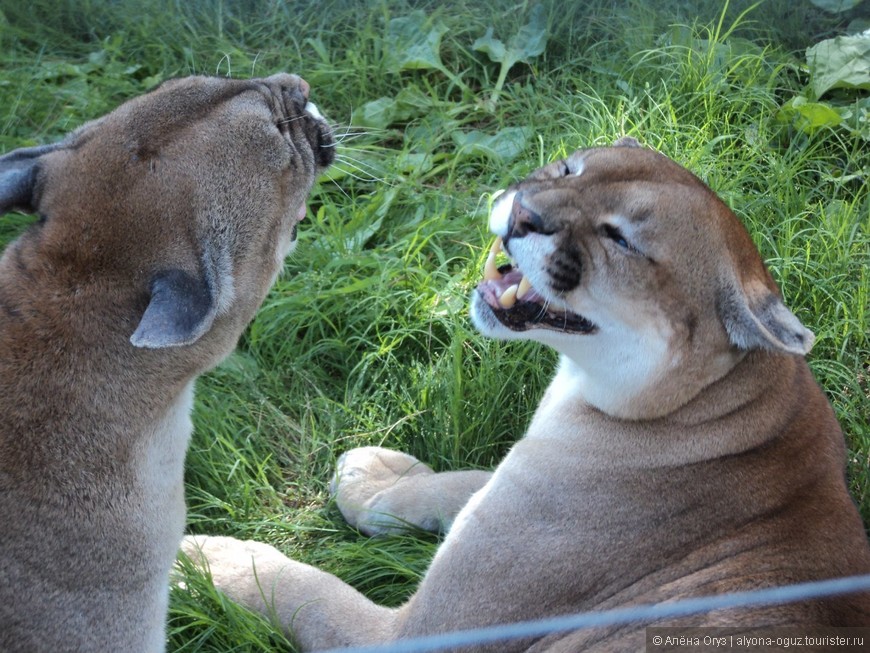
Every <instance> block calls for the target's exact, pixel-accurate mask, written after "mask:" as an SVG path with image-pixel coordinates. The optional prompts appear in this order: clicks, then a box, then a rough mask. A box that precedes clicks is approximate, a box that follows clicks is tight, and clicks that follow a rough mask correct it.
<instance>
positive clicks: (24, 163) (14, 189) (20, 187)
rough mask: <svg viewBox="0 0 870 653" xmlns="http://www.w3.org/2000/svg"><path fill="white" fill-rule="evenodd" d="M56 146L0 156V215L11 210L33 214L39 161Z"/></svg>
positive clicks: (33, 148) (32, 148) (45, 146)
mask: <svg viewBox="0 0 870 653" xmlns="http://www.w3.org/2000/svg"><path fill="white" fill-rule="evenodd" d="M57 148H58V145H40V146H38V147H23V148H20V149H18V150H13V151H12V152H9V153H8V154H5V155H3V156H0V213H8V212H9V211H13V210H16V209H17V210H20V211H26V212H28V213H30V212H33V211H34V210H35V207H34V206H33V190H34V187H35V185H36V175H37V172H38V170H39V159H40V157H41V156H42V155H43V154H47V153H48V152H52V151H54V150H56V149H57Z"/></svg>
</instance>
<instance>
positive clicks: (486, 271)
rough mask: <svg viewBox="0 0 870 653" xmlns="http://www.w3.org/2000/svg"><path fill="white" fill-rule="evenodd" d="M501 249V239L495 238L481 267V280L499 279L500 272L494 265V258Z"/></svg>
mask: <svg viewBox="0 0 870 653" xmlns="http://www.w3.org/2000/svg"><path fill="white" fill-rule="evenodd" d="M501 249H502V247H501V238H496V239H495V242H493V244H492V247H490V248H489V255H488V256H487V257H486V264H485V265H484V266H483V278H484V279H486V280H487V281H494V280H496V279H501V272H499V271H498V266H497V265H496V264H495V257H496V255H497V254H498V253H499V252H500V251H501Z"/></svg>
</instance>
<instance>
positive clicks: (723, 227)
mask: <svg viewBox="0 0 870 653" xmlns="http://www.w3.org/2000/svg"><path fill="white" fill-rule="evenodd" d="M489 224H490V229H491V230H492V231H493V232H494V233H495V234H496V236H497V240H496V243H495V245H494V247H493V250H492V252H491V253H490V256H489V258H488V260H487V264H486V270H485V273H484V276H485V279H484V281H483V282H482V283H481V284H480V285H479V286H478V288H477V291H476V292H475V293H474V295H473V299H472V309H471V312H472V319H473V320H474V322H475V324H476V326H477V327H478V329H479V330H480V331H481V332H482V333H484V334H487V335H490V336H492V337H496V338H504V339H532V340H538V341H540V342H543V343H546V344H548V345H550V346H552V347H554V348H555V349H556V350H558V351H559V352H560V353H561V354H562V356H563V361H564V362H565V364H567V365H570V366H572V367H573V369H574V372H575V374H574V378H575V380H576V382H577V384H578V388H579V393H580V394H581V395H582V396H583V398H584V399H585V400H586V401H587V402H589V403H590V404H592V405H594V406H596V407H598V408H600V409H601V410H603V411H604V412H606V413H609V414H611V415H614V416H617V417H624V418H652V417H658V416H661V415H663V414H666V413H668V412H670V411H672V410H674V409H676V408H677V407H679V406H681V405H683V404H684V403H686V402H687V401H688V400H690V399H691V398H692V397H694V396H695V395H697V394H698V392H700V390H701V389H702V388H703V387H705V386H706V385H708V384H709V383H712V382H713V381H715V380H716V379H718V378H720V377H722V376H723V375H724V374H726V373H727V372H728V371H729V370H730V369H731V368H732V367H733V366H734V365H735V364H736V363H737V361H739V360H740V358H741V357H742V356H743V354H744V353H745V352H746V351H748V350H751V349H766V350H770V351H773V352H780V353H787V354H804V353H806V352H807V351H809V348H810V346H811V345H812V341H813V336H812V334H811V333H810V332H809V331H808V330H807V329H805V328H804V327H803V325H801V324H800V322H799V321H798V320H797V318H795V317H794V315H792V313H791V312H789V310H788V309H787V308H786V307H785V306H784V305H783V303H782V300H781V298H780V294H779V291H778V289H777V287H776V285H775V283H774V282H773V280H772V278H771V277H770V275H769V273H768V272H767V270H766V269H765V267H764V264H763V263H762V261H761V257H760V255H759V254H758V251H757V249H756V248H755V246H754V244H753V243H752V241H751V239H750V237H749V235H748V234H747V232H746V230H745V229H744V227H743V226H742V224H741V223H740V222H739V220H738V219H737V218H736V216H735V215H734V214H733V213H732V212H731V211H730V210H729V209H728V208H727V207H726V206H725V204H724V203H723V202H722V201H721V200H720V199H719V198H718V197H717V196H716V195H715V194H714V193H713V192H712V191H711V190H710V189H709V188H708V187H707V186H706V185H705V184H704V183H703V182H701V181H700V180H699V179H698V178H697V177H695V176H694V175H693V174H691V173H690V172H689V171H687V170H686V169H685V168H683V167H681V166H680V165H678V164H677V163H675V162H673V161H671V160H670V159H668V158H667V157H665V156H663V155H661V154H659V153H657V152H654V151H652V150H649V149H646V148H643V147H640V146H639V144H638V143H637V142H636V141H634V140H633V139H623V140H622V141H620V142H618V143H617V144H616V146H614V147H609V148H595V149H587V150H581V151H578V152H576V153H574V154H573V155H571V156H569V157H568V158H566V159H564V160H561V161H557V162H555V163H552V164H550V165H548V166H546V167H544V168H541V169H539V170H537V171H535V172H534V173H532V174H531V175H530V176H529V177H528V178H527V179H525V180H523V181H521V182H519V183H518V184H516V185H514V186H512V187H510V188H509V189H507V191H506V192H504V193H503V194H502V195H501V196H500V197H499V199H498V200H497V202H496V203H495V205H494V207H493V209H492V212H491V214H490V218H489ZM501 250H503V251H504V252H505V253H506V254H507V256H508V257H509V261H510V262H509V263H506V264H505V265H502V266H501V267H498V266H497V264H496V256H497V255H498V253H499V252H500V251H501Z"/></svg>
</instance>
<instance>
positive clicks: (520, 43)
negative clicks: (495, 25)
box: [471, 5, 547, 69]
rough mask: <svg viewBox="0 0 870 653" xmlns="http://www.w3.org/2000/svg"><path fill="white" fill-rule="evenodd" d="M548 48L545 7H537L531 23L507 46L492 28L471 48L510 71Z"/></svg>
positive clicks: (530, 20) (523, 27) (512, 38)
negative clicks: (496, 36) (512, 67)
mask: <svg viewBox="0 0 870 653" xmlns="http://www.w3.org/2000/svg"><path fill="white" fill-rule="evenodd" d="M546 46H547V16H546V13H545V11H544V7H543V5H535V7H534V9H532V15H531V16H530V17H529V22H528V23H526V24H525V25H523V26H522V27H521V28H520V30H519V31H518V32H517V33H516V34H514V35H513V36H512V37H511V38H510V39H509V40H508V44H507V46H505V44H504V43H502V42H501V41H500V40H499V39H497V38H495V37H494V36H493V30H492V27H490V28H488V29H487V30H486V33H485V34H484V35H483V36H481V37H480V38H479V39H477V40H476V41H475V42H474V43H473V44H472V46H471V47H472V48H473V49H475V50H477V51H478V52H483V53H484V54H486V55H487V56H488V57H489V58H490V60H491V61H494V62H495V63H500V64H503V65H504V66H505V67H506V68H508V69H509V68H510V67H511V66H513V65H514V64H515V63H517V62H522V63H529V59H532V58H533V57H537V56H538V55H539V54H541V53H542V52H543V51H544V49H545V48H546Z"/></svg>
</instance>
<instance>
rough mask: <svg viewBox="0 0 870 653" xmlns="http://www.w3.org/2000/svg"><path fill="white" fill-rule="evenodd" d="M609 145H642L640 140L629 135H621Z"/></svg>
mask: <svg viewBox="0 0 870 653" xmlns="http://www.w3.org/2000/svg"><path fill="white" fill-rule="evenodd" d="M611 147H643V146H642V145H641V144H640V141H639V140H637V139H636V138H633V137H631V136H622V137H620V138H618V139H616V140H615V141H614V142H613V145H612V146H611Z"/></svg>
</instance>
